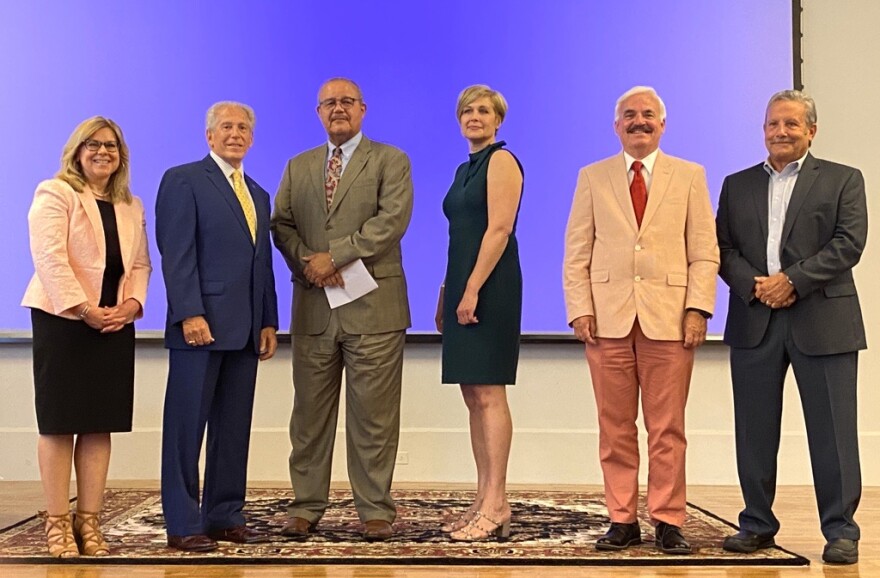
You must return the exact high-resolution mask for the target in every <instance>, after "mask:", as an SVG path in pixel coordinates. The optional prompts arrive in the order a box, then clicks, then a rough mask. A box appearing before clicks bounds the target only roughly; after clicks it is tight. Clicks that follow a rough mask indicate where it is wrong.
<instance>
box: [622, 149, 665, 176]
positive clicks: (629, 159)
mask: <svg viewBox="0 0 880 578" xmlns="http://www.w3.org/2000/svg"><path fill="white" fill-rule="evenodd" d="M659 152H660V149H654V152H652V153H651V154H649V155H648V156H646V157H645V158H643V159H637V158H635V157H634V156H632V155H631V154H629V153H628V152H626V151H623V160H624V162H626V171H627V172H629V170H630V169H631V168H632V164H633V162H635V161H637V160H641V161H642V166H643V167H645V170H646V171H648V174H649V175H652V174H654V163H655V162H657V154H658V153H659Z"/></svg>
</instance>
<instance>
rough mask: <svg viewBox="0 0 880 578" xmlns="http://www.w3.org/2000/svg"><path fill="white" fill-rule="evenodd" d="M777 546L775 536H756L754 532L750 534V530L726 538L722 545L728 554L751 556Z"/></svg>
mask: <svg viewBox="0 0 880 578" xmlns="http://www.w3.org/2000/svg"><path fill="white" fill-rule="evenodd" d="M775 545H776V540H774V539H773V536H768V535H766V534H764V535H762V534H756V533H754V532H749V531H748V530H740V531H739V532H737V533H736V534H734V535H732V536H728V537H727V538H725V539H724V544H722V545H721V547H722V548H724V549H725V550H727V551H728V552H739V553H741V554H751V553H752V552H755V551H757V550H763V549H764V548H772V547H773V546H775Z"/></svg>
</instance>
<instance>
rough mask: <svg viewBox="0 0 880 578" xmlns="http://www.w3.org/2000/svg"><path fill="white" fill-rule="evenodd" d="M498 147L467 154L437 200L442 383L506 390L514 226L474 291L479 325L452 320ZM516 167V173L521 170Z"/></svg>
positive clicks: (475, 248)
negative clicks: (442, 259) (442, 229)
mask: <svg viewBox="0 0 880 578" xmlns="http://www.w3.org/2000/svg"><path fill="white" fill-rule="evenodd" d="M504 144H505V143H504V141H500V142H497V143H494V144H491V145H489V146H488V147H486V148H484V149H483V150H480V151H477V152H475V153H472V154H471V155H470V159H469V160H468V162H466V163H464V164H462V165H461V166H459V167H458V170H457V171H456V173H455V180H454V181H453V183H452V186H451V187H450V189H449V192H448V193H446V198H445V199H444V200H443V213H444V214H445V215H446V218H447V219H448V220H449V253H448V260H447V265H446V281H445V283H446V289H445V292H444V298H443V371H442V373H443V375H442V381H443V383H460V384H462V385H506V384H513V383H515V382H516V366H517V362H518V361H519V337H520V322H521V319H522V273H521V271H520V265H519V248H518V246H517V241H516V224H515V223H514V227H513V232H512V233H511V235H510V238H509V239H508V242H507V247H506V248H505V249H504V253H503V254H502V255H501V258H500V259H499V260H498V264H497V265H495V268H494V269H493V270H492V273H491V274H490V275H489V278H488V279H486V283H485V284H484V285H483V287H482V288H481V289H480V293H479V299H478V301H477V310H476V316H477V319H478V320H479V322H478V323H475V324H473V325H459V323H458V317H457V316H456V314H455V310H456V309H457V308H458V304H459V302H460V301H461V298H462V296H463V295H464V288H465V285H467V280H468V277H470V275H471V272H472V271H473V268H474V265H475V264H476V262H477V255H478V254H479V252H480V244H481V243H482V241H483V235H484V234H485V233H486V228H487V227H488V223H489V211H488V204H487V199H486V192H487V191H486V183H487V176H488V171H489V159H490V158H491V156H492V154H493V153H494V152H495V151H497V150H499V149H501V148H502V147H503V146H504ZM514 158H516V157H514ZM517 164H519V160H517ZM519 166H520V171H522V165H519ZM517 211H519V208H517Z"/></svg>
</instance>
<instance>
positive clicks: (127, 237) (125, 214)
mask: <svg viewBox="0 0 880 578" xmlns="http://www.w3.org/2000/svg"><path fill="white" fill-rule="evenodd" d="M113 210H114V212H115V213H116V232H117V233H118V234H119V250H120V252H121V253H122V267H123V268H124V269H125V270H126V271H131V267H132V264H133V262H134V255H135V253H136V252H137V247H135V245H134V238H135V227H138V228H140V226H141V222H140V219H138V216H139V215H137V214H136V211H134V205H133V204H131V205H126V204H125V203H116V204H115V205H113Z"/></svg>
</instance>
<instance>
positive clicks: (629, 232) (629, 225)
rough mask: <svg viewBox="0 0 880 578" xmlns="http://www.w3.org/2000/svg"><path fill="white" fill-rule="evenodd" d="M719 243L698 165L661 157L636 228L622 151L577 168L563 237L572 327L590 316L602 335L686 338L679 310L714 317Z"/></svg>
mask: <svg viewBox="0 0 880 578" xmlns="http://www.w3.org/2000/svg"><path fill="white" fill-rule="evenodd" d="M718 263H719V256H718V243H717V239H716V237H715V221H714V216H713V213H712V205H711V203H710V201H709V191H708V187H707V185H706V174H705V170H704V169H703V167H701V166H700V165H698V164H695V163H692V162H688V161H685V160H682V159H679V158H675V157H671V156H668V155H665V154H663V152H662V151H660V152H659V154H658V155H657V160H656V163H655V164H654V173H653V175H652V180H651V189H650V190H649V191H648V205H647V207H646V209H645V215H644V218H643V220H642V226H641V228H639V227H638V226H637V225H636V218H635V214H634V212H633V207H632V200H631V198H630V193H629V183H628V180H627V167H626V163H625V161H624V157H623V153H622V152H621V153H620V154H618V155H615V156H613V157H610V158H607V159H605V160H602V161H599V162H597V163H594V164H591V165H589V166H586V167H584V168H582V169H581V171H580V173H579V175H578V182H577V188H576V189H575V194H574V201H573V203H572V207H571V215H570V217H569V221H568V228H567V231H566V239H565V262H564V271H563V286H564V289H565V304H566V310H567V316H568V322H569V324H571V323H572V321H574V320H575V319H577V318H578V317H581V316H584V315H594V316H595V317H596V333H597V336H598V337H610V338H621V337H625V336H627V335H628V334H629V332H630V330H631V329H632V326H633V321H634V320H635V318H636V317H638V320H639V325H640V326H641V328H642V331H643V332H644V334H645V336H646V337H648V338H649V339H655V340H682V339H684V335H683V330H682V318H683V316H684V312H685V309H687V308H695V309H700V310H703V311H706V312H708V313H712V312H713V310H714V306H715V276H716V274H717V273H718Z"/></svg>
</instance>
